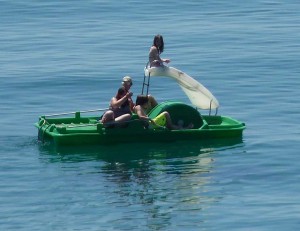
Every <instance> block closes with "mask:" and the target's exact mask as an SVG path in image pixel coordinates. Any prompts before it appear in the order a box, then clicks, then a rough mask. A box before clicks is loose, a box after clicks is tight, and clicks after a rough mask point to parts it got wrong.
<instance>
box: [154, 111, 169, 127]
mask: <svg viewBox="0 0 300 231" xmlns="http://www.w3.org/2000/svg"><path fill="white" fill-rule="evenodd" d="M153 121H154V123H155V124H157V125H159V126H163V127H164V126H166V124H167V118H166V116H165V114H163V113H162V114H159V115H158V116H156V117H155V118H154V119H153Z"/></svg>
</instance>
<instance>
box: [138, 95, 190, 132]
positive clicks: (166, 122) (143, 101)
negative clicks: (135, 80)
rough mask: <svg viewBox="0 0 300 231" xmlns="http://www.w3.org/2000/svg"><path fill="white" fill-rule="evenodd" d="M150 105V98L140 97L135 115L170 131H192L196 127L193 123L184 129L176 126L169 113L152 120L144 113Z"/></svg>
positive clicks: (163, 113) (165, 112)
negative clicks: (145, 108)
mask: <svg viewBox="0 0 300 231" xmlns="http://www.w3.org/2000/svg"><path fill="white" fill-rule="evenodd" d="M147 104H148V96H145V95H138V96H137V97H136V106H135V113H136V114H137V115H138V117H139V118H140V119H141V120H144V121H150V122H151V123H153V124H154V125H157V126H160V127H167V128H168V129H170V130H179V129H191V128H193V127H194V125H193V124H192V123H191V124H189V125H188V126H187V127H183V126H182V125H175V124H173V123H172V119H171V116H170V114H169V112H167V111H164V112H162V113H160V114H159V115H158V116H157V117H155V118H154V119H150V118H149V117H148V116H147V114H146V113H145V111H144V107H147Z"/></svg>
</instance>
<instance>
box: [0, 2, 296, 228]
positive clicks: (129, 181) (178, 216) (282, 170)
mask: <svg viewBox="0 0 300 231" xmlns="http://www.w3.org/2000/svg"><path fill="white" fill-rule="evenodd" d="M0 4H1V7H0V22H1V23H0V35H1V36H0V47H1V52H0V70H1V71H0V80H1V84H0V116H1V130H0V218H1V219H0V229H1V230H39V231H40V230H299V228H300V195H299V191H300V185H299V180H300V174H299V160H300V157H299V148H300V132H299V131H300V125H299V122H298V121H299V102H298V101H299V94H300V87H299V86H300V80H299V78H300V76H299V74H300V65H299V63H300V45H299V37H300V26H299V25H300V15H299V10H300V4H299V3H298V2H297V1H294V0H287V1H276V0H265V1H264V0H261V1H246V2H243V1H220V0H219V1H196V0H195V1H188V2H185V1H148V2H147V1H146V2H145V1H134V0H132V1H123V2H122V1H121V2H120V1H118V2H116V1H104V0H90V1H36V0H28V1H19V0H14V1H6V0H2V1H0ZM157 33H160V34H162V35H163V36H164V39H165V52H164V53H163V55H162V56H163V57H168V58H170V59H171V64H170V65H171V66H173V67H176V68H177V69H180V70H182V71H184V72H186V73H187V74H189V75H191V76H193V77H194V78H195V79H197V80H198V81H200V82H201V83H202V84H204V85H205V86H206V87H207V88H208V89H210V90H211V91H212V93H213V94H214V95H215V96H216V98H217V99H218V100H219V102H220V104H221V107H220V109H219V114H224V115H229V116H232V117H234V118H236V119H239V120H241V121H243V122H245V123H246V124H247V129H246V130H245V132H244V136H243V140H242V141H234V140H227V141H224V140H223V141H217V142H206V143H204V142H202V141H199V142H178V143H168V144H164V143H163V144H161V143H158V144H125V145H124V144H123V145H115V146H108V147H93V148H91V147H86V148H84V147H83V148H76V149H73V150H72V149H65V150H64V149H62V150H54V149H53V148H52V147H51V146H49V145H43V144H40V143H39V142H38V141H37V131H36V129H35V128H34V126H33V123H35V122H36V121H37V119H38V117H39V116H40V115H43V114H51V113H58V112H68V111H76V110H88V109H95V108H105V107H106V106H107V104H108V101H109V99H110V98H111V96H112V95H114V93H115V91H116V89H117V88H118V87H119V85H120V81H121V79H122V77H123V76H124V75H130V76H132V78H133V79H134V85H133V88H132V90H133V92H134V93H135V95H137V94H138V93H140V92H141V87H142V85H141V84H142V77H143V68H144V65H145V64H146V62H147V55H148V50H149V47H150V45H151V43H152V39H153V36H154V35H155V34H157ZM150 93H151V94H153V95H155V97H156V98H157V99H158V101H162V100H165V99H178V100H181V101H183V102H186V103H188V100H187V98H186V97H185V95H184V94H183V93H182V92H181V90H180V88H179V87H178V86H177V85H176V84H174V83H172V82H169V80H167V79H154V80H153V81H152V82H151V89H150Z"/></svg>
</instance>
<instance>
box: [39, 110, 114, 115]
mask: <svg viewBox="0 0 300 231" xmlns="http://www.w3.org/2000/svg"><path fill="white" fill-rule="evenodd" d="M106 110H108V108H100V109H92V110H86V111H75V112H63V113H57V114H49V115H44V117H53V116H60V115H70V114H76V113H78V112H79V113H88V112H96V111H106Z"/></svg>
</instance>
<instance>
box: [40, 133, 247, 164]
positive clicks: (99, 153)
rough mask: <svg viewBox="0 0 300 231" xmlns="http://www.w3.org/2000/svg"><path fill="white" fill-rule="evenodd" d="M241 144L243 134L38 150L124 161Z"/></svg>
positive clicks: (70, 157)
mask: <svg viewBox="0 0 300 231" xmlns="http://www.w3.org/2000/svg"><path fill="white" fill-rule="evenodd" d="M241 146H243V140H242V138H235V139H218V140H214V141H211V140H206V141H177V142H170V143H162V142H156V143H149V142H144V143H136V144H134V143H122V144H115V145H91V146H76V147H75V146H63V147H55V146H54V145H52V144H51V143H44V144H41V143H40V144H39V150H40V153H41V154H44V155H52V156H55V157H56V159H57V158H59V159H60V160H61V161H62V160H66V161H79V162H80V161H86V160H96V159H99V160H104V161H107V162H127V161H131V160H137V159H168V158H180V157H188V156H198V155H201V154H204V153H206V154H207V153H213V152H215V151H218V150H224V149H225V150H226V149H232V148H237V147H241Z"/></svg>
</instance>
